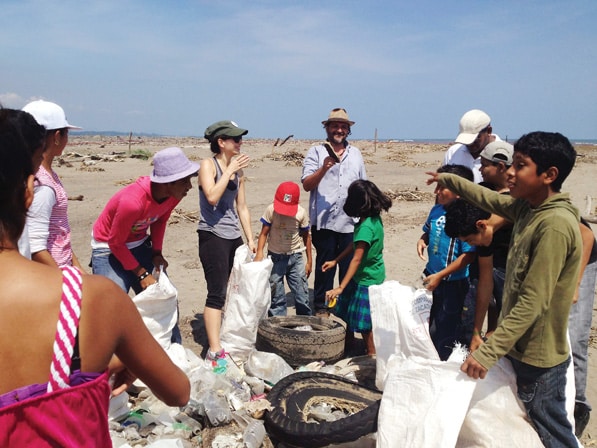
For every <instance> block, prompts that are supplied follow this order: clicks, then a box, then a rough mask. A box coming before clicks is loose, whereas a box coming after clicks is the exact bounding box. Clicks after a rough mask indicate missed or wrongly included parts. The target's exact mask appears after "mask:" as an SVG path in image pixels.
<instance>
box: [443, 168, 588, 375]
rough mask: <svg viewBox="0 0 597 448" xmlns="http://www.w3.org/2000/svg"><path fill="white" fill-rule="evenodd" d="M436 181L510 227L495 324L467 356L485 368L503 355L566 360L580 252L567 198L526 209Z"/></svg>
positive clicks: (543, 362) (450, 179) (536, 362)
mask: <svg viewBox="0 0 597 448" xmlns="http://www.w3.org/2000/svg"><path fill="white" fill-rule="evenodd" d="M439 179H440V182H441V183H442V184H444V185H446V186H447V187H448V188H449V189H450V190H452V191H454V192H455V193H457V194H459V195H460V196H461V197H462V198H463V199H465V200H467V201H469V202H471V203H472V204H475V205H476V206H478V207H480V208H482V209H484V210H487V211H489V212H491V213H495V214H497V215H500V216H503V217H504V218H506V219H508V220H510V221H512V222H513V223H514V226H513V229H512V239H511V240H510V250H509V251H508V259H507V262H506V280H505V284H504V293H503V298H502V299H503V306H502V315H501V316H500V323H499V325H498V328H497V329H496V331H495V332H494V333H493V334H492V335H491V337H489V339H488V340H487V342H486V343H484V344H483V345H481V346H480V347H479V349H478V350H476V351H475V352H474V353H473V354H472V356H473V357H474V358H475V359H476V360H477V361H478V362H479V363H480V364H481V365H482V366H483V367H485V368H486V369H489V368H491V367H492V366H493V365H494V364H495V363H496V362H497V361H498V359H499V358H501V357H502V356H504V355H510V356H511V357H513V358H515V359H517V360H519V361H521V362H524V363H526V364H529V365H532V366H535V367H542V368H548V367H553V366H556V365H558V364H561V363H562V362H564V361H566V359H568V357H569V356H570V354H569V349H568V339H567V333H568V314H569V311H570V305H571V304H572V298H573V297H574V292H575V289H576V283H577V280H578V275H579V271H580V258H581V252H582V240H581V237H580V230H579V212H578V209H577V208H576V207H574V206H573V205H572V203H571V202H570V198H569V195H568V194H564V193H557V194H554V195H552V196H550V197H549V198H547V199H546V200H545V201H544V202H543V203H541V205H539V206H538V207H536V208H532V207H531V206H530V204H529V203H528V202H527V201H525V200H523V199H514V198H512V197H509V196H506V195H501V194H499V193H497V192H495V191H491V190H488V189H487V188H484V187H482V186H479V185H475V184H473V183H472V182H469V181H467V180H465V179H462V178H461V177H458V176H455V175H452V174H441V175H440V177H439Z"/></svg>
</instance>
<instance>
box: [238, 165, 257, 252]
mask: <svg viewBox="0 0 597 448" xmlns="http://www.w3.org/2000/svg"><path fill="white" fill-rule="evenodd" d="M239 175H240V173H239ZM236 210H237V211H238V218H239V219H240V225H241V227H242V228H243V232H244V233H245V237H246V238H247V245H248V246H249V249H251V252H255V250H256V248H255V241H254V239H253V230H252V229H251V214H250V213H249V207H248V206H247V201H246V195H245V178H244V176H243V177H241V178H240V179H239V182H238V195H237V196H236Z"/></svg>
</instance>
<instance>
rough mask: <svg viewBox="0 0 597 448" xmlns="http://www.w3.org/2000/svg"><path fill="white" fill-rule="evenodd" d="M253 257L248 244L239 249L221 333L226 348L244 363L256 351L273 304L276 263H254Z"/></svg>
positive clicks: (233, 267)
mask: <svg viewBox="0 0 597 448" xmlns="http://www.w3.org/2000/svg"><path fill="white" fill-rule="evenodd" d="M251 255H252V254H251V251H250V250H249V247H248V246H247V245H246V244H244V245H242V246H240V247H239V248H238V249H236V253H235V254H234V263H233V265H232V272H231V273H230V279H229V280H228V291H227V294H226V305H225V306H224V309H223V320H222V327H221V330H220V341H221V343H222V346H223V347H225V349H226V351H227V352H228V353H230V354H231V355H232V356H233V357H234V358H235V359H237V360H241V361H244V360H246V359H247V357H248V356H249V352H250V351H251V349H253V348H255V340H256V339H257V327H258V325H259V321H260V320H261V319H263V318H264V317H266V316H267V312H268V310H269V307H270V304H271V288H270V285H269V276H270V273H271V271H272V266H273V263H272V260H271V259H270V258H266V259H264V260H262V261H252V257H251Z"/></svg>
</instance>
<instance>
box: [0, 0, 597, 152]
mask: <svg viewBox="0 0 597 448" xmlns="http://www.w3.org/2000/svg"><path fill="white" fill-rule="evenodd" d="M596 18H597V1H595V0H539V1H537V0H525V1H520V0H502V1H484V0H458V1H445V0H437V1H426V0H419V1H417V2H413V1H402V0H384V1H376V0H368V1H364V0H361V1H354V0H343V1H338V0H327V1H312V0H300V1H285V0H251V1H248V0H230V1H227V0H222V1H218V0H170V1H163V0H101V1H94V0H89V1H85V2H82V1H80V0H77V1H74V0H61V1H60V2H53V1H47V0H2V6H1V12H0V49H1V54H2V57H1V62H0V103H1V104H2V105H3V106H4V107H12V108H21V107H23V106H24V105H25V104H26V103H28V102H29V101H31V100H34V99H40V98H41V99H45V100H48V101H53V102H55V103H57V104H59V105H61V106H62V107H63V108H64V110H65V111H66V114H67V118H68V120H69V122H70V123H71V124H75V125H78V126H81V127H83V128H84V129H85V130H86V131H98V132H100V131H120V132H126V133H128V132H133V133H134V134H135V133H155V134H160V135H168V136H201V137H202V136H203V133H204V130H205V128H206V127H207V126H208V125H209V124H211V123H213V122H215V121H219V120H234V121H235V122H236V123H238V125H239V126H241V127H243V128H246V129H248V130H249V134H248V135H247V137H249V138H250V137H253V138H285V137H286V136H288V135H291V134H292V135H293V136H294V138H296V139H320V138H323V137H324V136H325V133H324V130H323V129H322V126H321V121H323V120H325V119H326V118H327V116H328V114H329V112H330V110H331V109H333V108H335V107H343V108H345V109H346V110H347V111H348V114H349V116H350V119H351V120H353V121H355V122H356V124H355V125H354V126H353V127H352V136H351V138H352V139H373V138H374V136H375V132H376V131H377V137H378V138H379V139H447V140H448V141H449V140H451V139H454V138H455V137H456V135H457V134H458V122H459V120H460V117H461V116H462V115H463V114H464V113H465V112H466V111H467V110H470V109H482V110H484V111H485V112H487V113H488V114H489V115H490V116H491V119H492V125H493V129H494V132H495V133H497V134H498V135H500V137H502V138H506V137H507V138H508V139H509V140H512V139H515V138H516V137H518V136H520V135H522V134H524V133H526V132H530V131H535V130H542V131H558V132H561V133H562V134H564V135H566V136H567V137H569V138H570V139H571V140H573V139H574V140H582V139H595V138H597V26H595V19H596Z"/></svg>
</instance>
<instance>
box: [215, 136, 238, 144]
mask: <svg viewBox="0 0 597 448" xmlns="http://www.w3.org/2000/svg"><path fill="white" fill-rule="evenodd" d="M220 138H221V139H222V140H228V139H230V140H234V141H235V143H240V142H241V140H242V139H243V136H242V135H238V136H236V137H228V136H225V135H223V136H222V137H220Z"/></svg>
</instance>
